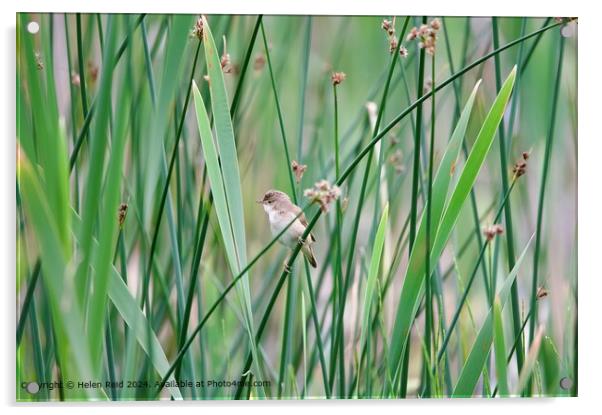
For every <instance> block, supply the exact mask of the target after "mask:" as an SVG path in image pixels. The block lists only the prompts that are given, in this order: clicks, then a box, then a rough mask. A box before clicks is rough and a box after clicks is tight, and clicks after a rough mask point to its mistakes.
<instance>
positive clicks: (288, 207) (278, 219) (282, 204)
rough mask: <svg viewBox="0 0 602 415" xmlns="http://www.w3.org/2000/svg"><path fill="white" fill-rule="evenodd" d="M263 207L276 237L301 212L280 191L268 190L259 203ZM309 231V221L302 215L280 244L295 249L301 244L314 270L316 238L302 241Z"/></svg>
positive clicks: (281, 239)
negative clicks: (307, 230)
mask: <svg viewBox="0 0 602 415" xmlns="http://www.w3.org/2000/svg"><path fill="white" fill-rule="evenodd" d="M257 203H260V204H261V205H263V210H265V213H267V215H268V220H269V221H270V229H271V231H272V235H273V236H276V235H278V234H279V233H280V232H282V230H283V229H284V228H286V226H287V225H288V224H289V223H290V222H291V221H292V220H293V219H295V217H297V215H299V213H300V212H301V208H300V207H299V206H297V205H295V204H294V203H293V202H291V199H290V198H289V197H288V195H287V194H286V193H283V192H280V191H278V190H268V191H267V192H265V194H264V195H263V197H262V198H261V199H259V200H258V201H257ZM305 229H307V219H306V218H305V215H304V214H303V213H301V215H299V217H297V219H296V220H295V222H294V223H293V224H292V225H291V226H290V227H289V228H288V229H287V230H286V231H285V232H284V234H282V236H281V237H280V238H279V239H278V242H280V243H281V244H283V245H284V246H286V247H288V248H290V249H293V248H295V245H297V243H299V242H301V252H303V255H305V257H306V258H307V260H308V261H309V263H310V265H311V266H312V267H314V268H316V267H317V266H318V263H317V262H316V257H315V256H314V251H313V249H312V247H311V245H312V244H313V243H314V242H315V241H316V238H314V236H313V235H312V234H311V233H310V234H309V235H308V237H307V239H306V240H305V241H303V240H302V236H303V233H304V232H305Z"/></svg>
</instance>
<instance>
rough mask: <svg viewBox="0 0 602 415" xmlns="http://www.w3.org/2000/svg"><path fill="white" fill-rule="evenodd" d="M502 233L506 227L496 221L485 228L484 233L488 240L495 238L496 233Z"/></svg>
mask: <svg viewBox="0 0 602 415" xmlns="http://www.w3.org/2000/svg"><path fill="white" fill-rule="evenodd" d="M502 233H504V227H503V226H502V225H500V224H499V223H494V224H493V225H489V226H487V227H485V228H484V229H483V235H484V236H485V239H486V240H487V241H491V240H493V238H494V237H495V236H496V235H501V234H502Z"/></svg>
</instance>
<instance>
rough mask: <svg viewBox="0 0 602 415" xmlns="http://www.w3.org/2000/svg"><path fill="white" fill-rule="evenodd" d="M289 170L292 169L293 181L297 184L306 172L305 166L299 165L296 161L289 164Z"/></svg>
mask: <svg viewBox="0 0 602 415" xmlns="http://www.w3.org/2000/svg"><path fill="white" fill-rule="evenodd" d="M291 168H292V169H293V173H294V174H295V180H297V183H299V182H300V181H301V178H302V177H303V173H305V170H307V165H306V164H299V163H297V161H296V160H293V161H292V162H291Z"/></svg>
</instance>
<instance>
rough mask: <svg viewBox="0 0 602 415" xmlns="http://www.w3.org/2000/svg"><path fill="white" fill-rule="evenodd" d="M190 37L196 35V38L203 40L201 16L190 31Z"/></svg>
mask: <svg viewBox="0 0 602 415" xmlns="http://www.w3.org/2000/svg"><path fill="white" fill-rule="evenodd" d="M190 37H196V38H197V39H198V40H200V41H202V40H203V16H200V17H199V18H198V19H197V21H196V23H195V24H194V26H193V27H192V31H191V32H190Z"/></svg>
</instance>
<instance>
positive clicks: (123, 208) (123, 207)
mask: <svg viewBox="0 0 602 415" xmlns="http://www.w3.org/2000/svg"><path fill="white" fill-rule="evenodd" d="M127 212H128V205H127V203H122V204H120V205H119V211H118V213H117V219H118V220H119V227H120V228H121V227H122V226H123V223H124V222H125V217H126V216H127Z"/></svg>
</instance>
